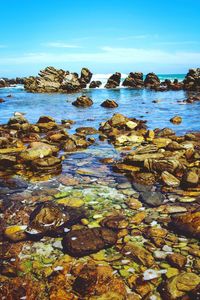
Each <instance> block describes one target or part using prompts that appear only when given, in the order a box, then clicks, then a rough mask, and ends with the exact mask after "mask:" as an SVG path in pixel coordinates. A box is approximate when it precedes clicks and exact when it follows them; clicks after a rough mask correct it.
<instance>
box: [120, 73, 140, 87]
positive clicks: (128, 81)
mask: <svg viewBox="0 0 200 300" xmlns="http://www.w3.org/2000/svg"><path fill="white" fill-rule="evenodd" d="M122 85H123V86H126V87H131V88H138V89H140V88H142V87H143V86H144V81H143V73H140V72H134V73H133V72H131V73H129V75H128V77H126V78H125V80H124V81H123V83H122Z"/></svg>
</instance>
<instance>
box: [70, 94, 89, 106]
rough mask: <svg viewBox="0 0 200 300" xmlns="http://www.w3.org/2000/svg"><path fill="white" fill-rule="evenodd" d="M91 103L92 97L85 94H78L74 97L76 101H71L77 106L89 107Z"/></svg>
mask: <svg viewBox="0 0 200 300" xmlns="http://www.w3.org/2000/svg"><path fill="white" fill-rule="evenodd" d="M92 104H93V101H92V99H90V98H89V97H87V96H80V97H78V98H77V99H76V101H74V102H72V105H74V106H77V107H89V106H91V105H92Z"/></svg>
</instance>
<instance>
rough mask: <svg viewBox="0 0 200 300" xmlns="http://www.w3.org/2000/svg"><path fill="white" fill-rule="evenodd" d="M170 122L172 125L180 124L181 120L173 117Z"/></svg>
mask: <svg viewBox="0 0 200 300" xmlns="http://www.w3.org/2000/svg"><path fill="white" fill-rule="evenodd" d="M170 122H171V123H173V124H181V122H182V118H181V117H180V116H175V117H173V118H171V119H170Z"/></svg>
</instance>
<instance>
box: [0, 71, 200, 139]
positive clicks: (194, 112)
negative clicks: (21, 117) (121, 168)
mask: <svg viewBox="0 0 200 300" xmlns="http://www.w3.org/2000/svg"><path fill="white" fill-rule="evenodd" d="M110 75H111V74H95V75H93V78H92V80H100V81H102V86H101V87H100V88H97V89H89V88H86V89H84V90H83V91H82V92H80V93H75V94H59V93H56V94H39V93H36V94H33V93H27V92H26V91H25V90H24V88H23V86H22V85H17V86H13V87H9V88H1V89H0V98H3V99H4V100H5V102H3V103H1V104H0V124H5V123H6V122H8V120H9V118H10V117H12V115H13V113H14V112H16V111H18V112H22V113H24V114H25V116H26V118H27V119H28V120H29V121H30V122H37V120H38V119H39V117H40V116H42V115H49V116H52V117H54V118H55V119H56V121H57V122H61V120H62V119H72V120H74V121H75V122H76V124H75V125H74V126H73V127H72V129H71V132H72V133H73V132H74V131H75V128H77V127H80V126H90V127H95V128H98V127H99V125H100V123H101V122H104V121H106V120H107V119H109V118H110V117H111V116H112V115H113V114H114V113H121V114H124V115H125V116H128V117H134V118H138V119H142V120H146V121H147V126H148V128H149V129H155V128H164V127H170V128H172V129H173V130H174V131H175V132H176V133H177V134H179V135H181V134H185V133H186V132H192V131H198V130H199V129H200V122H199V111H200V102H195V103H193V104H186V103H184V102H183V101H184V100H185V99H187V97H188V94H187V92H185V91H166V92H155V91H151V90H148V89H141V90H135V89H129V88H123V87H122V86H120V87H119V88H117V89H105V88H104V85H105V83H106V81H107V79H108V77H109V76H110ZM126 76H127V74H122V80H123V79H124V78H125V77H126ZM184 77H185V74H160V75H159V78H160V79H161V80H165V79H171V80H174V79H175V78H176V79H179V80H183V79H184ZM8 95H11V97H7V96H8ZM80 95H86V96H88V97H90V98H91V99H92V100H93V102H94V104H93V105H92V106H91V107H89V108H77V107H74V106H73V105H72V102H73V101H75V100H76V98H77V97H78V96H80ZM106 99H112V100H114V101H116V102H117V103H118V105H119V106H118V107H117V108H115V109H108V108H103V107H101V106H100V104H101V103H102V102H103V101H104V100H106ZM155 101H156V103H155ZM175 115H179V116H181V117H182V119H183V121H182V123H181V124H180V125H173V124H172V123H171V122H170V119H171V118H172V117H173V116H175Z"/></svg>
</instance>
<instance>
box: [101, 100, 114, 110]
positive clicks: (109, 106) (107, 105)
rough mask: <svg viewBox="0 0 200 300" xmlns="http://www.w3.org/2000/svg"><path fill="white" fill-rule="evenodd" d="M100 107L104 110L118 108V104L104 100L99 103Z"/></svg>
mask: <svg viewBox="0 0 200 300" xmlns="http://www.w3.org/2000/svg"><path fill="white" fill-rule="evenodd" d="M101 106H102V107H106V108H116V107H118V104H117V103H116V102H115V101H114V100H105V101H104V102H103V103H101Z"/></svg>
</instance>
